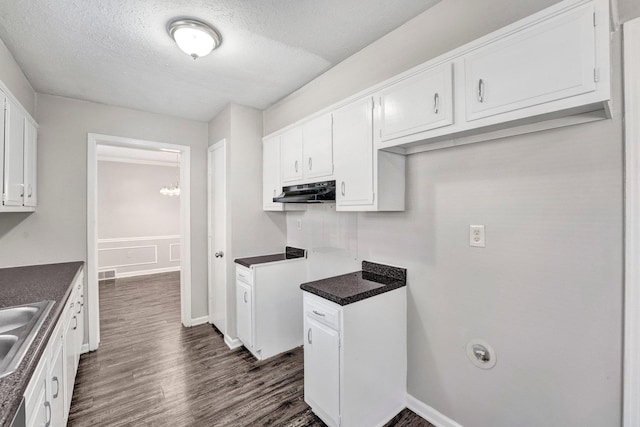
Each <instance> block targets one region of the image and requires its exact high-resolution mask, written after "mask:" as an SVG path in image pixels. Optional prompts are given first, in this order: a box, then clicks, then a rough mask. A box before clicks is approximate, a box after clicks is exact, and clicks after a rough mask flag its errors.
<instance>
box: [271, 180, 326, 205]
mask: <svg viewBox="0 0 640 427" xmlns="http://www.w3.org/2000/svg"><path fill="white" fill-rule="evenodd" d="M273 201H274V202H278V203H323V202H335V201H336V182H335V181H323V182H314V183H312V184H299V185H290V186H289V187H283V188H282V194H280V195H279V196H277V197H274V198H273Z"/></svg>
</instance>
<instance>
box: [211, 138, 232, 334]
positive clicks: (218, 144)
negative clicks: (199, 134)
mask: <svg viewBox="0 0 640 427" xmlns="http://www.w3.org/2000/svg"><path fill="white" fill-rule="evenodd" d="M217 150H222V156H223V157H222V158H223V159H224V164H223V166H222V169H223V174H224V176H225V185H224V188H223V200H224V205H225V206H224V209H223V212H224V213H223V218H224V222H225V223H226V222H227V219H228V218H227V185H226V177H227V140H226V139H221V140H220V141H218V142H216V143H215V144H213V145H211V146H210V147H209V148H208V149H207V290H208V295H209V300H208V301H207V309H208V311H209V323H211V324H212V325H213V310H212V309H211V295H213V278H214V274H213V253H214V252H215V249H214V248H213V222H212V221H211V218H212V213H213V201H212V200H211V189H212V188H213V185H214V182H213V153H214V152H215V151H217ZM224 239H225V251H227V254H226V255H228V247H227V246H228V245H227V243H228V242H227V235H226V232H225V237H224ZM223 259H224V260H225V261H224V265H225V269H224V277H225V289H226V288H227V287H228V286H226V282H227V279H228V277H227V276H228V274H227V273H228V271H227V270H228V269H227V268H226V265H227V261H226V258H223ZM226 290H227V291H228V289H226ZM227 301H228V297H227V295H226V292H225V307H226V306H227ZM226 317H227V311H226V308H225V321H224V323H225V329H227V328H226V326H227V324H228V322H227V319H226ZM220 332H222V333H223V334H224V335H225V336H226V335H227V331H226V330H224V331H220Z"/></svg>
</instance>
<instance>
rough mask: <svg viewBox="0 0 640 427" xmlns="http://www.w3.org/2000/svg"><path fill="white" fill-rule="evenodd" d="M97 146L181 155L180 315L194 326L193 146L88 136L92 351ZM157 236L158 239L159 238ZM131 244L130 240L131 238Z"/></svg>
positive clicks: (94, 338) (94, 340)
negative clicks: (142, 149)
mask: <svg viewBox="0 0 640 427" xmlns="http://www.w3.org/2000/svg"><path fill="white" fill-rule="evenodd" d="M98 145H111V146H120V147H131V148H146V149H155V150H162V149H165V150H172V151H174V152H176V153H180V184H181V185H180V190H181V193H180V252H181V257H180V258H181V260H180V313H181V319H182V324H183V325H184V326H191V324H192V322H193V320H192V319H191V147H189V146H186V145H179V144H169V143H164V142H155V141H146V140H141V139H133V138H126V137H120V136H112V135H100V134H95V133H89V134H88V135H87V293H88V295H87V311H88V318H89V325H88V326H89V327H88V332H89V350H91V351H93V350H96V349H97V348H98V346H99V345H100V298H99V292H98V196H97V195H98V176H97V175H98V174H97V170H98V152H97V151H98V150H97V148H98ZM156 237H157V236H156ZM128 240H129V241H130V239H128ZM111 243H113V242H111Z"/></svg>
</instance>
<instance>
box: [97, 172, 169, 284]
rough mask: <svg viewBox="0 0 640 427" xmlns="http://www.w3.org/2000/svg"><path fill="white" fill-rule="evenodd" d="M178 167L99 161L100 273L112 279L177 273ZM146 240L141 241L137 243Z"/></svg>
mask: <svg viewBox="0 0 640 427" xmlns="http://www.w3.org/2000/svg"><path fill="white" fill-rule="evenodd" d="M179 172H180V169H179V168H178V167H171V166H160V165H147V164H138V163H122V162H114V161H98V175H97V176H98V195H97V196H98V197H97V199H98V269H99V270H111V269H115V270H116V272H117V276H116V277H121V276H122V275H123V274H124V275H127V276H131V275H135V274H138V273H139V274H144V273H145V272H146V273H149V272H158V271H168V270H174V271H177V270H179V268H180V238H179V234H180V198H179V197H169V196H163V195H162V194H160V188H161V187H162V186H168V185H172V184H175V183H176V182H177V179H178V178H177V175H178V174H179ZM141 239H144V240H141Z"/></svg>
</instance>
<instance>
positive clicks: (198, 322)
mask: <svg viewBox="0 0 640 427" xmlns="http://www.w3.org/2000/svg"><path fill="white" fill-rule="evenodd" d="M208 321H209V316H202V317H196V318H195V319H191V326H198V325H204V324H205V323H207V322H208Z"/></svg>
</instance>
